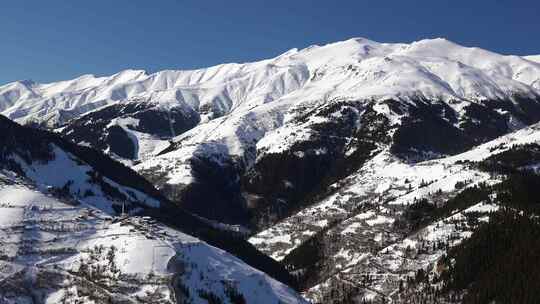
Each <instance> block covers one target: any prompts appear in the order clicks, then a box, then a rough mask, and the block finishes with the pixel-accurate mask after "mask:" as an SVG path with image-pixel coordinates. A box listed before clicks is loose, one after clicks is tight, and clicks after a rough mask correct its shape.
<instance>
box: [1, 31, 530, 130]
mask: <svg viewBox="0 0 540 304" xmlns="http://www.w3.org/2000/svg"><path fill="white" fill-rule="evenodd" d="M539 75H540V66H538V64H535V63H533V62H532V61H531V59H530V58H529V59H528V60H524V59H523V58H521V57H517V56H503V55H500V54H496V53H493V52H490V51H486V50H482V49H479V48H469V47H463V46H460V45H458V44H456V43H453V42H451V41H448V40H446V39H443V38H435V39H425V40H420V41H416V42H413V43H410V44H402V43H379V42H376V41H372V40H369V39H366V38H362V37H358V38H352V39H349V40H345V41H341V42H335V43H330V44H327V45H324V46H312V47H308V48H305V49H302V50H297V49H291V50H290V51H287V52H285V53H284V54H282V55H280V56H278V57H276V58H273V59H268V60H263V61H259V62H251V63H245V64H223V65H218V66H214V67H210V68H205V69H199V70H189V71H175V70H166V71H160V72H156V73H153V74H147V73H146V72H145V71H142V70H125V71H122V72H119V73H117V74H114V75H111V76H107V77H96V76H94V75H83V76H80V77H78V78H75V79H73V80H67V81H60V82H53V83H48V84H37V83H36V84H34V83H32V84H27V83H19V84H20V85H16V84H15V83H12V84H7V85H4V86H0V110H1V114H3V115H6V116H8V117H9V118H11V119H15V120H17V121H19V122H26V121H28V120H32V121H36V120H41V121H46V122H47V123H48V124H49V125H55V124H59V123H60V124H61V123H64V122H65V121H66V120H67V119H70V118H71V117H74V116H77V115H80V114H83V113H86V112H88V111H91V110H93V109H96V108H99V107H102V106H104V105H110V104H112V103H116V102H119V101H122V100H126V99H129V98H132V97H137V96H146V97H149V98H150V99H155V98H156V97H158V96H159V95H160V94H162V93H161V92H170V94H171V95H172V96H179V97H180V98H177V99H178V100H179V102H180V103H185V106H187V107H190V108H192V109H193V110H195V111H200V110H201V109H208V110H210V111H209V112H208V113H209V118H210V119H212V118H215V117H220V116H222V115H224V114H226V113H229V112H230V111H231V110H232V109H240V108H244V109H246V108H249V107H253V106H258V105H261V104H265V103H268V102H270V101H274V100H277V99H280V98H282V97H286V96H287V95H290V94H293V97H294V98H296V99H315V98H321V97H323V96H330V95H333V96H335V97H339V96H341V97H347V98H356V99H364V98H377V99H387V98H392V97H400V98H403V97H406V96H418V95H419V94H420V95H423V96H426V97H428V98H443V99H457V100H485V99H501V98H507V97H509V96H512V95H525V96H533V95H538V94H539V93H538V91H539V90H540V76H539ZM308 80H312V82H313V81H314V80H317V88H313V86H311V85H307V86H306V85H305V84H306V83H307V82H308ZM58 112H62V115H58V114H55V113H58Z"/></svg>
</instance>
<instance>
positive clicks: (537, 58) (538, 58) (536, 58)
mask: <svg viewBox="0 0 540 304" xmlns="http://www.w3.org/2000/svg"><path fill="white" fill-rule="evenodd" d="M523 58H525V59H527V60H530V61H534V62H538V63H540V55H531V56H524V57H523Z"/></svg>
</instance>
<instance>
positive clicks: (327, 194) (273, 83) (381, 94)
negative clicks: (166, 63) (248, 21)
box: [0, 38, 540, 304]
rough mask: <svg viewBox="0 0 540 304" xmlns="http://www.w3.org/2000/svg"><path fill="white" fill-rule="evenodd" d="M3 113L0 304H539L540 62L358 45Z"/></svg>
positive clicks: (8, 90) (25, 90) (106, 85)
mask: <svg viewBox="0 0 540 304" xmlns="http://www.w3.org/2000/svg"><path fill="white" fill-rule="evenodd" d="M0 114H2V115H3V116H0V130H1V132H0V244H2V246H0V270H1V271H0V303H4V302H5V303H111V302H112V303H162V302H163V303H234V304H239V303H324V304H326V303H336V304H337V303H538V302H540V298H539V296H538V293H537V291H538V290H540V285H539V282H540V277H539V273H540V272H539V271H538V270H540V264H539V261H540V259H539V258H540V256H539V252H540V222H539V220H538V218H539V217H538V216H539V215H540V214H539V212H540V202H539V201H538V197H540V176H539V175H538V174H539V172H540V171H539V168H540V56H525V57H520V56H509V55H501V54H497V53H493V52H490V51H487V50H483V49H480V48H475V47H465V46H461V45H458V44H456V43H453V42H451V41H448V40H446V39H442V38H437V39H426V40H421V41H416V42H413V43H408V44H406V43H379V42H375V41H372V40H368V39H365V38H354V39H350V40H346V41H342V42H336V43H331V44H327V45H323V46H318V45H314V46H310V47H308V48H305V49H301V50H298V49H292V50H290V51H288V52H286V53H284V54H281V55H279V56H277V57H275V58H272V59H267V60H262V61H258V62H250V63H244V64H237V63H228V64H223V65H218V66H214V67H210V68H205V69H199V70H187V71H182V70H165V71H159V72H155V73H151V74H149V73H146V72H145V71H136V70H126V71H122V72H119V73H117V74H114V75H112V76H104V77H97V76H94V75H84V76H81V77H78V78H76V79H72V80H66V81H60V82H54V83H47V84H41V83H35V82H33V81H30V80H24V81H17V82H13V83H9V84H6V85H3V86H0ZM509 278H510V279H509ZM2 301H3V302H2ZM24 301H26V302H24ZM77 301H78V302H77Z"/></svg>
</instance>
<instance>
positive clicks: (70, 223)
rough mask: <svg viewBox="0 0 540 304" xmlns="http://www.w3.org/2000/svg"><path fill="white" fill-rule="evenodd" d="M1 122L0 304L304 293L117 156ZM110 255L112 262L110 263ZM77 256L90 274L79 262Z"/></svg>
mask: <svg viewBox="0 0 540 304" xmlns="http://www.w3.org/2000/svg"><path fill="white" fill-rule="evenodd" d="M0 130H2V136H0V206H1V207H0V243H1V244H4V245H6V246H4V247H3V248H2V249H0V251H1V252H0V269H2V271H0V273H2V275H4V274H5V276H3V277H2V281H1V283H0V284H2V287H1V288H0V302H1V303H4V302H6V301H7V302H6V303H21V301H23V299H28V298H33V297H37V298H39V299H43V301H44V302H43V301H41V300H36V301H37V302H34V303H56V302H57V301H58V299H59V298H62V297H67V298H69V299H71V300H70V301H75V300H76V299H78V298H81V299H82V300H83V301H84V303H87V302H88V301H90V300H91V299H92V297H95V299H94V300H95V301H96V302H95V303H102V302H103V301H106V299H107V298H108V297H112V298H114V299H117V298H125V299H126V301H128V302H129V303H148V301H150V302H151V303H155V302H154V301H155V300H156V299H160V301H161V302H159V303H162V302H163V303H201V301H203V299H204V298H205V297H215V298H216V299H220V300H221V301H222V302H223V303H231V302H232V303H234V301H237V300H238V299H239V298H243V299H245V300H246V301H254V302H263V303H275V302H277V301H283V302H285V303H303V302H304V300H302V299H301V298H300V297H299V296H298V295H297V294H296V293H295V292H294V291H293V290H292V289H290V287H287V286H286V285H285V284H283V283H280V282H278V281H276V280H275V279H273V278H271V276H273V277H276V278H277V279H279V280H282V281H285V282H287V283H288V284H291V285H293V286H294V282H293V280H292V279H290V278H289V276H288V273H287V272H286V270H285V269H284V268H283V267H281V266H280V265H278V264H277V263H275V262H274V261H272V260H271V259H269V258H268V257H266V256H264V255H262V254H261V253H260V252H258V251H257V250H256V249H254V248H253V247H252V246H250V245H249V244H247V243H246V242H245V241H244V240H242V239H240V238H238V236H235V235H234V234H233V232H234V231H231V229H230V228H229V227H216V225H215V224H212V223H211V222H210V221H208V220H206V219H202V218H200V217H197V216H194V215H191V214H189V213H186V212H185V211H183V210H181V209H179V208H178V207H176V206H174V205H173V204H172V203H171V202H170V201H168V200H167V199H166V198H165V197H163V196H162V195H161V194H160V193H159V192H158V191H157V190H156V189H155V188H154V187H153V186H152V185H151V184H150V183H149V182H147V181H146V180H145V179H144V178H142V177H141V176H139V175H138V174H137V173H135V172H134V171H132V170H131V169H129V168H128V167H125V166H124V165H122V164H121V163H119V162H116V161H114V160H112V159H110V158H109V157H108V156H106V155H104V154H102V153H101V152H99V151H97V150H95V149H92V148H88V147H84V146H78V145H75V144H73V143H71V142H69V141H67V140H65V139H63V138H61V137H60V136H58V135H57V134H54V133H50V132H48V131H44V130H39V129H33V128H30V127H23V126H20V125H18V124H17V123H15V122H13V121H10V120H9V119H7V118H5V117H3V116H0ZM124 212H125V213H126V214H128V215H130V216H129V217H126V216H124V215H122V213H124ZM166 225H168V226H169V227H171V228H168V227H167V226H166ZM188 233H189V234H191V235H194V236H190V235H188ZM195 236H196V237H195ZM200 239H203V240H204V241H206V242H204V241H202V240H200ZM209 244H212V245H215V246H216V247H220V248H222V249H225V250H226V251H223V250H222V249H218V248H215V247H213V246H211V245H209ZM113 245H114V247H115V248H114V249H113V248H112V247H113ZM103 246H105V249H103V248H101V247H103ZM96 250H98V251H99V252H94V251H96ZM152 250H153V251H152ZM159 250H161V251H159ZM113 251H115V252H113ZM227 251H230V252H233V253H234V255H236V257H234V256H233V255H232V254H230V253H228V252H227ZM106 252H108V253H107V254H114V255H115V257H113V258H111V257H110V256H107V258H108V259H109V264H108V266H107V265H104V264H103V263H102V260H103V259H104V258H105V257H106V256H105V253H106ZM156 252H158V253H160V254H162V255H164V256H156V254H157V253H156ZM96 254H97V256H96ZM173 257H174V258H173ZM111 259H113V260H115V261H116V262H115V263H118V264H116V266H115V267H113V268H111V269H109V268H108V267H110V266H111V265H112V264H114V263H113V262H111ZM83 260H84V261H85V262H88V263H89V265H86V266H89V267H94V268H95V269H94V268H92V269H94V270H93V271H94V272H95V273H94V276H93V275H92V274H91V273H87V271H89V270H88V268H85V270H80V267H81V266H80V264H81V263H82V262H83ZM55 265H56V266H55ZM250 265H253V266H250ZM59 266H62V267H60V268H59ZM99 267H102V268H99ZM192 267H194V268H195V269H196V270H195V269H193V268H192ZM253 267H257V268H259V269H261V270H263V271H266V272H267V273H268V274H264V273H263V272H261V271H260V270H256V269H255V268H253ZM225 269H226V270H227V271H225ZM4 270H5V271H4ZM109 270H110V271H111V272H109ZM101 272H103V273H101ZM99 273H101V274H99ZM196 273H197V275H196V277H195V274H196ZM156 275H157V276H156ZM49 277H50V278H52V279H51V281H49V282H42V281H43V280H47V278H49ZM64 280H68V281H69V283H68V282H65V281H64ZM103 280H106V281H107V282H109V283H110V285H107V284H109V283H107V284H105V285H103ZM133 280H135V281H133ZM137 280H138V282H136V281H137ZM256 282H258V283H257V284H259V285H257V286H258V287H257V286H256V285H255V284H256ZM21 284H22V285H21ZM220 284H221V285H220ZM19 285H20V288H19V287H17V288H12V286H19ZM220 286H221V287H220ZM242 286H243V287H242ZM220 288H221V289H220ZM147 291H148V294H150V293H151V294H152V295H147ZM180 296H181V297H182V298H181V299H180V300H178V302H176V301H175V300H174V297H176V298H177V299H178V297H180ZM49 297H51V298H50V299H49V300H47V301H45V300H44V299H48V298H49ZM156 297H157V298H156ZM152 299H153V300H152ZM235 299H236V300H235ZM30 303H32V302H30Z"/></svg>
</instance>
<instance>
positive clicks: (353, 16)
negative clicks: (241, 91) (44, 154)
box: [0, 0, 540, 84]
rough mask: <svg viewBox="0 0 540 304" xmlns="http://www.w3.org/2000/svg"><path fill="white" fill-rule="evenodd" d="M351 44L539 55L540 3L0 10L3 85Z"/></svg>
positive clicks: (298, 2) (147, 1)
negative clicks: (431, 42) (439, 40)
mask: <svg viewBox="0 0 540 304" xmlns="http://www.w3.org/2000/svg"><path fill="white" fill-rule="evenodd" d="M358 36H359V37H366V38H369V39H372V40H375V41H380V42H410V41H414V40H419V39H422V38H427V37H445V38H448V39H450V40H453V41H455V42H458V43H461V44H464V45H468V46H479V47H483V48H486V49H490V50H493V51H497V52H501V53H507V54H519V55H523V54H539V53H540V1H538V0H536V1H529V0H526V1H525V0H524V1H498V0H491V1H484V0H467V1H461V0H454V1H445V0H431V1H413V0H401V1H389V0H387V1H380V0H375V1H368V0H366V1H361V0H356V1H338V0H336V1H315V0H313V1H308V0H288V1H281V0H272V1H270V0H267V1H264V0H251V1H247V0H246V1H234V0H229V1H219V0H215V1H210V0H198V1H197V0H195V1H181V0H177V1H173V0H144V1H142V0H141V1H140V0H130V1H128V0H106V1H105V0H88V1H82V0H81V1H76V0H73V1H67V0H65V1H64V0H48V1H45V0H35V1H26V0H12V1H2V4H1V5H0V39H1V40H0V84H4V83H7V82H10V81H14V80H21V79H33V80H35V81H40V82H48V81H54V80H61V79H69V78H73V77H76V76H78V75H81V74H88V73H92V74H97V75H107V74H112V73H115V72H117V71H120V70H122V69H127V68H136V69H145V70H147V71H150V72H152V71H156V70H160V69H191V68H197V67H205V66H211V65H215V64H219V63H224V62H245V61H253V60H258V59H263V58H268V57H274V56H276V55H278V54H280V53H282V52H284V51H286V50H288V49H291V48H293V47H298V48H302V47H306V46H309V45H311V44H324V43H327V42H333V41H338V40H344V39H348V38H351V37H358Z"/></svg>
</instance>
